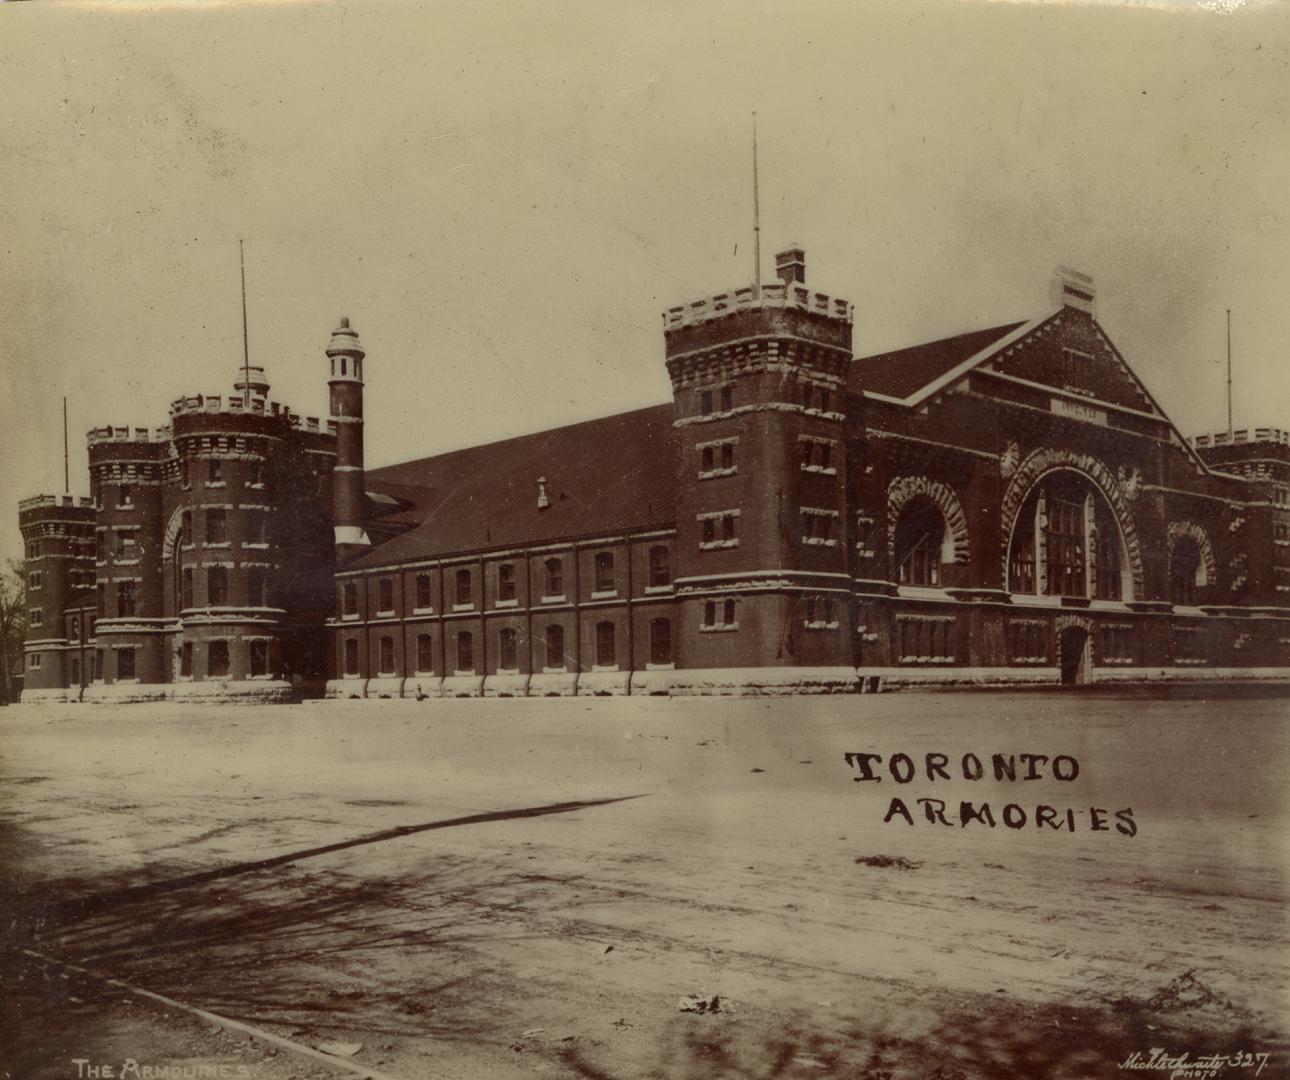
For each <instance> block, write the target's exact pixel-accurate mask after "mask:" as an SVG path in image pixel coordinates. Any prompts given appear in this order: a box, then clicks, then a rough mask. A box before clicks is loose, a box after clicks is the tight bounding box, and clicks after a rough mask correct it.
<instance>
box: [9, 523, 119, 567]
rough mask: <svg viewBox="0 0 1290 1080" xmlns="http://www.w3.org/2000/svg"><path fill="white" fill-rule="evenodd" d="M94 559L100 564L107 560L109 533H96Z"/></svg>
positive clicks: (29, 554) (28, 556) (29, 555)
mask: <svg viewBox="0 0 1290 1080" xmlns="http://www.w3.org/2000/svg"><path fill="white" fill-rule="evenodd" d="M27 558H29V559H30V558H31V553H30V552H28V553H27ZM94 558H95V559H96V560H97V561H98V562H103V561H104V560H105V559H106V558H107V532H106V531H96V532H95V533H94Z"/></svg>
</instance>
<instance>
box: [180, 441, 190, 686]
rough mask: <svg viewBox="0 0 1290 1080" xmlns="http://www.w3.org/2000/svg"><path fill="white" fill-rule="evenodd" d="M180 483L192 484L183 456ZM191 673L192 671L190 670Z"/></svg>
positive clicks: (185, 485) (186, 460) (185, 486)
mask: <svg viewBox="0 0 1290 1080" xmlns="http://www.w3.org/2000/svg"><path fill="white" fill-rule="evenodd" d="M179 483H180V486H182V487H184V488H188V487H191V486H192V477H191V476H190V475H189V473H188V459H187V458H183V459H182V460H181V461H180V462H179ZM190 674H191V672H190Z"/></svg>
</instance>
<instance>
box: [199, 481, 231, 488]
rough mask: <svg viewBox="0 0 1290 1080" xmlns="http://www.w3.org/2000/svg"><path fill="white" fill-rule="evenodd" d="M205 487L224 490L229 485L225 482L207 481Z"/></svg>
mask: <svg viewBox="0 0 1290 1080" xmlns="http://www.w3.org/2000/svg"><path fill="white" fill-rule="evenodd" d="M204 486H205V487H207V488H222V487H227V486H228V485H227V482H226V481H224V480H207V481H206V483H205V485H204Z"/></svg>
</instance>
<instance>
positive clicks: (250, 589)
mask: <svg viewBox="0 0 1290 1080" xmlns="http://www.w3.org/2000/svg"><path fill="white" fill-rule="evenodd" d="M267 583H268V575H267V574H266V573H265V571H264V567H262V566H252V567H249V568H248V569H247V571H246V602H247V603H248V604H250V605H251V606H252V607H264V606H266V605H267V604H268V602H269V597H268V589H267V588H266V586H267Z"/></svg>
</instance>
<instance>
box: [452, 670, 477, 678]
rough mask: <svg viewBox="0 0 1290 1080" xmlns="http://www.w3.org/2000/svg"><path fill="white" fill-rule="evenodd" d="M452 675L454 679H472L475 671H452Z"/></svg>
mask: <svg viewBox="0 0 1290 1080" xmlns="http://www.w3.org/2000/svg"><path fill="white" fill-rule="evenodd" d="M452 675H453V678H454V679H473V678H474V677H475V672H474V670H473V669H472V670H470V671H453V673H452Z"/></svg>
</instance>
